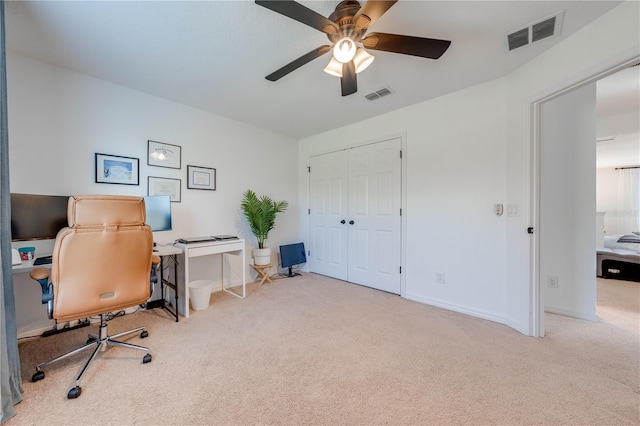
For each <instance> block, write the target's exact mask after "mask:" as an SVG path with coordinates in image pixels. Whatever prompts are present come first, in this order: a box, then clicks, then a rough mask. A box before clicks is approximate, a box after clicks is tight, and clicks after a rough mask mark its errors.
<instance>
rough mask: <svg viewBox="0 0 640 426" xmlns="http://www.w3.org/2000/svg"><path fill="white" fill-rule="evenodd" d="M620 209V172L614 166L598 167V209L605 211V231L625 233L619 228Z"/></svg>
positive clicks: (609, 233) (613, 233)
mask: <svg viewBox="0 0 640 426" xmlns="http://www.w3.org/2000/svg"><path fill="white" fill-rule="evenodd" d="M617 210H618V173H617V171H616V170H615V168H614V167H602V168H597V169H596V211H599V212H604V213H605V215H604V233H605V234H607V235H615V234H622V233H625V232H626V230H622V229H618V221H617V220H616V217H615V214H616V213H617Z"/></svg>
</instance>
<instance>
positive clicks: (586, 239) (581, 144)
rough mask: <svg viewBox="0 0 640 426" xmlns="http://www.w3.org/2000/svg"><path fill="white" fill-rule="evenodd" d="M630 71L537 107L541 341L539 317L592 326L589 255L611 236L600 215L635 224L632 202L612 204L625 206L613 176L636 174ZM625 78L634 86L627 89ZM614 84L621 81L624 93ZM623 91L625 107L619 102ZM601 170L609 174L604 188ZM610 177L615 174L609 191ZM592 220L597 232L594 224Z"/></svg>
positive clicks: (638, 128)
mask: <svg viewBox="0 0 640 426" xmlns="http://www.w3.org/2000/svg"><path fill="white" fill-rule="evenodd" d="M636 62H637V61H636ZM638 68H639V67H638V66H635V67H629V66H626V67H620V68H619V72H617V73H615V74H612V75H611V76H607V77H604V78H602V77H600V78H594V79H592V80H591V81H589V82H583V83H581V84H579V85H576V87H577V88H570V89H567V90H566V91H565V92H564V93H561V94H557V95H554V96H552V97H549V98H548V99H546V100H544V101H541V102H540V103H538V104H537V105H538V107H539V110H538V120H539V121H538V124H539V131H540V133H539V139H538V143H539V146H538V150H539V152H538V155H539V157H538V160H537V162H538V164H537V169H538V171H539V176H540V182H539V189H538V200H539V207H538V209H539V223H538V226H539V228H538V229H539V230H540V232H539V233H538V234H539V235H537V238H538V241H537V244H538V247H539V252H538V253H539V258H538V259H537V271H538V278H537V279H536V282H537V286H538V288H537V292H538V293H537V294H538V297H539V299H538V300H539V303H540V306H539V308H540V310H539V311H538V312H539V313H540V314H539V315H540V316H539V321H538V326H539V335H544V315H545V312H549V313H556V314H561V315H565V316H571V317H575V318H581V319H586V320H592V321H595V320H597V319H598V314H599V312H598V310H597V305H598V303H599V299H600V298H599V297H598V296H600V295H599V294H598V292H599V289H600V290H602V289H603V285H602V280H600V279H596V267H595V265H594V263H595V262H594V261H595V258H596V256H595V253H596V248H597V247H600V246H604V245H605V237H607V238H606V239H607V240H610V239H612V238H609V237H612V236H611V235H610V233H611V230H612V229H613V228H609V229H607V227H606V226H605V225H604V218H605V216H607V215H608V216H609V219H610V220H608V221H607V223H609V222H612V220H611V219H613V218H614V217H618V218H621V217H622V216H623V215H629V216H632V217H633V222H636V219H637V214H638V210H639V209H640V206H638V205H637V203H638V200H637V197H636V199H635V201H632V202H631V203H632V206H633V205H635V206H636V207H631V208H629V207H625V208H621V206H622V205H623V204H618V201H619V200H618V198H620V202H622V200H624V202H628V201H629V199H628V197H618V195H617V194H618V193H619V192H620V191H621V190H620V189H619V188H618V186H619V185H617V183H618V182H619V181H620V180H621V179H622V178H620V179H618V178H617V176H618V175H621V174H622V173H621V171H620V170H622V167H625V169H624V170H630V169H626V168H627V167H634V169H632V170H635V171H636V172H637V170H638V169H637V168H635V167H637V166H638V165H639V164H638V163H640V133H639V132H640V123H639V121H640V119H638V117H639V115H638V113H639V111H640V106H639V105H638V103H639V101H638V100H639V99H640V89H639V88H638V75H639V74H637V73H638ZM604 74H607V73H603V75H604ZM629 74H631V75H632V78H629ZM633 76H635V85H634V84H631V87H629V81H633ZM623 77H626V78H623ZM622 80H626V81H627V85H626V86H625V85H624V84H623V83H622ZM623 91H626V92H627V93H626V95H627V96H629V98H630V99H631V101H630V102H626V101H624V93H622V92H623ZM629 92H631V93H629ZM634 97H635V98H634ZM607 98H608V99H607ZM633 99H635V102H634V101H633ZM634 118H635V119H634ZM596 140H598V142H595V141H596ZM605 164H606V167H610V168H611V169H612V170H611V173H610V174H609V176H608V177H609V179H608V181H609V182H608V183H607V184H606V185H605V179H606V177H607V174H606V173H607V171H606V170H605ZM601 169H602V170H605V171H604V173H602V172H601ZM615 169H618V170H615ZM612 174H615V175H616V179H615V181H616V188H615V190H613V189H612V185H611V181H613V180H614V179H613V178H612V177H611V175H612ZM596 176H597V177H598V179H596ZM603 176H604V178H603V179H600V178H601V177H603ZM636 176H637V175H636ZM605 186H606V188H605ZM613 193H615V194H616V195H615V196H614V195H613ZM635 193H636V194H637V193H638V190H637V188H636V189H635ZM611 199H615V207H611V203H612V201H611ZM603 203H605V204H604V205H603ZM606 203H609V205H606ZM634 203H635V204H634ZM596 210H597V211H599V212H600V214H599V215H598V214H596ZM607 212H608V213H607ZM598 219H599V220H600V221H599V223H600V224H602V225H596V223H597V221H598ZM614 221H615V222H617V223H622V222H623V221H624V220H621V219H614ZM635 226H637V225H635ZM626 227H628V226H626ZM625 229H626V228H625ZM605 231H608V232H607V233H605ZM636 231H637V230H636ZM624 232H626V231H623V233H624ZM629 232H632V231H631V230H629ZM607 234H609V235H607ZM607 288H608V289H610V288H611V287H607ZM604 292H605V293H606V289H605V290H604ZM618 299H619V298H618Z"/></svg>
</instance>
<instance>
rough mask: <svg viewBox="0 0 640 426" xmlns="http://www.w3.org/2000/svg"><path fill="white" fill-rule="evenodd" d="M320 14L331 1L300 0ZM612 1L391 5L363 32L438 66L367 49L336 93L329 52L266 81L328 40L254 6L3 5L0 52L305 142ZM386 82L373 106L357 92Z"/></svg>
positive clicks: (434, 92)
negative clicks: (548, 25) (406, 38)
mask: <svg viewBox="0 0 640 426" xmlns="http://www.w3.org/2000/svg"><path fill="white" fill-rule="evenodd" d="M301 3H303V4H304V5H306V6H307V7H309V8H311V9H313V10H315V11H316V12H318V13H320V14H322V15H324V16H328V15H329V14H330V13H331V12H332V11H333V10H334V9H335V6H336V5H337V4H338V1H302V2H301ZM618 3H620V2H617V1H535V2H532V1H399V2H398V3H397V4H396V5H394V6H393V7H392V8H391V9H390V10H389V11H388V12H387V13H386V14H385V15H384V16H382V17H381V18H380V19H379V20H378V21H377V22H376V23H375V24H374V25H372V26H371V27H370V29H369V32H372V31H377V32H389V33H395V34H403V35H413V36H419V37H432V38H441V39H448V40H452V45H451V47H450V48H449V50H448V51H447V52H446V53H445V54H444V55H443V56H442V58H440V59H439V60H437V61H434V60H430V59H423V58H417V57H412V56H405V55H399V54H393V53H387V52H375V51H374V52H371V53H373V54H374V55H375V57H376V59H375V61H374V63H373V64H372V65H371V66H370V67H369V68H368V69H367V70H365V71H364V72H362V73H361V74H358V92H357V93H356V94H354V95H351V96H348V97H342V96H341V94H340V81H339V79H338V78H336V77H332V76H329V75H327V74H326V73H324V72H323V68H324V67H325V66H326V64H327V63H328V61H329V55H326V56H323V57H321V58H319V59H316V60H314V61H312V62H311V63H309V64H307V65H305V66H303V67H302V68H299V69H298V70H296V71H294V72H293V73H291V74H289V75H287V76H285V77H284V78H282V79H280V80H279V81H277V82H270V81H267V80H265V78H264V76H265V75H267V74H269V73H271V72H273V71H275V70H276V69H278V68H280V67H281V66H283V65H285V64H287V63H288V62H290V61H292V60H294V59H296V58H298V57H299V56H301V55H303V54H305V53H307V52H309V51H310V50H312V49H314V48H316V47H318V46H320V45H323V44H328V40H327V38H326V36H325V35H324V34H323V33H321V32H319V31H317V30H315V29H313V28H311V27H308V26H306V25H303V24H300V23H298V22H296V21H293V20H291V19H288V18H286V17H283V16H281V15H278V14H276V13H274V12H272V11H270V10H268V9H265V8H263V7H261V6H258V5H256V4H255V3H254V2H252V1H200V2H195V1H194V2H190V1H180V2H172V1H140V2H138V1H136V2H133V1H126V2H114V1H107V2H101V1H77V2H56V1H45V2H26V1H15V2H12V1H10V2H5V13H6V23H7V29H6V38H7V47H8V49H9V50H11V51H14V52H17V53H20V54H23V55H26V56H30V57H33V58H36V59H39V60H41V61H44V62H47V63H50V64H54V65H58V66H62V67H66V68H69V69H71V70H75V71H78V72H81V73H83V74H87V75H91V76H94V77H97V78H100V79H104V80H107V81H111V82H114V83H117V84H121V85H123V86H127V87H130V88H133V89H136V90H140V91H143V92H146V93H149V94H153V95H156V96H159V97H163V98H166V99H169V100H172V101H175V102H179V103H182V104H186V105H189V106H192V107H195V108H199V109H202V110H206V111H210V112H212V113H214V114H217V115H221V116H225V117H228V118H231V119H234V120H238V121H241V122H244V123H249V124H252V125H255V126H257V127H260V128H264V129H269V130H272V131H274V132H277V133H280V134H283V135H287V136H290V137H292V138H296V139H298V138H303V137H306V136H310V135H313V134H317V133H320V132H324V131H327V130H330V129H333V128H336V127H340V126H343V125H348V124H350V123H353V122H357V121H360V120H363V119H366V118H370V117H373V116H377V115H380V114H383V113H385V112H388V111H392V110H395V109H398V108H401V107H404V106H408V105H412V104H415V103H418V102H422V101H424V100H427V99H430V98H433V97H436V96H440V95H442V94H445V93H448V92H452V91H455V90H459V89H462V88H465V87H469V86H472V85H475V84H478V83H481V82H484V81H488V80H491V79H494V78H497V77H500V76H503V75H505V74H507V73H509V72H511V71H512V70H514V69H516V68H518V67H519V66H521V65H522V64H524V63H525V62H527V61H529V60H531V59H532V58H534V57H535V56H537V55H539V54H540V53H542V52H543V51H545V50H546V49H548V48H550V47H551V46H553V45H554V44H556V43H557V42H559V41H560V40H562V39H563V38H565V37H566V36H568V35H570V34H571V33H573V32H575V31H577V30H578V29H580V28H582V27H584V26H585V25H587V24H589V23H590V22H592V21H593V20H594V19H596V18H598V17H599V16H601V15H602V14H604V13H606V12H607V11H609V10H610V9H612V8H613V7H615V6H616V5H617V4H618ZM561 10H564V12H565V13H564V22H563V26H562V32H561V33H560V34H559V35H558V36H555V37H551V38H548V39H545V40H542V41H539V42H537V43H535V44H533V45H530V46H526V47H524V48H521V49H518V50H515V51H513V52H508V51H507V48H506V37H505V35H506V34H507V33H510V32H512V31H513V30H517V29H520V28H522V27H524V26H526V25H528V24H531V23H533V22H536V21H539V20H542V19H544V18H546V17H548V16H550V15H553V14H555V13H557V12H559V11H561ZM384 87H388V88H390V89H391V91H392V92H393V94H392V95H390V96H386V97H384V98H381V99H379V100H376V101H368V100H367V99H366V98H365V97H364V95H366V94H367V93H370V92H372V91H375V90H379V89H381V88H384Z"/></svg>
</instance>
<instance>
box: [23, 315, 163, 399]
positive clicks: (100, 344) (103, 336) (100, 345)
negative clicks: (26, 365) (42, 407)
mask: <svg viewBox="0 0 640 426" xmlns="http://www.w3.org/2000/svg"><path fill="white" fill-rule="evenodd" d="M137 332H141V333H140V337H141V338H145V337H147V336H148V335H149V333H148V332H147V330H146V329H145V327H137V328H134V329H132V330H128V331H123V332H122V333H117V334H114V335H112V336H109V335H108V334H107V322H106V320H105V316H104V314H103V315H100V328H99V335H98V336H96V335H93V334H90V335H89V339H88V340H87V343H86V344H84V345H83V346H81V347H79V348H76V349H74V350H72V351H69V352H67V353H64V354H62V355H59V356H57V357H55V358H53V359H50V360H49V361H45V362H41V363H40V364H38V365H36V372H35V373H34V374H33V376H32V377H31V381H32V382H37V381H39V380H42V379H44V371H42V367H45V366H47V365H49V364H53V363H54V362H57V361H60V360H62V359H65V358H68V357H70V356H72V355H75V354H77V353H80V352H82V351H85V350H87V349H90V348H94V349H93V353H92V354H91V356H90V357H89V360H87V362H86V363H85V365H84V367H83V368H82V370H81V371H80V374H79V375H78V377H77V378H76V386H75V387H73V388H71V389H70V390H69V392H68V393H67V398H69V399H75V398H77V397H79V396H80V394H81V393H82V388H81V387H80V380H81V379H82V376H84V373H85V372H86V371H87V369H88V368H89V366H90V365H91V363H92V362H93V360H94V359H95V358H96V356H97V355H98V353H99V352H105V351H106V350H107V345H117V346H123V347H125V348H129V349H137V350H140V351H145V352H147V354H146V355H145V356H144V357H143V358H142V363H143V364H146V363H148V362H151V359H152V358H151V354H150V353H148V352H149V348H147V347H145V346H139V345H134V344H132V343H126V342H121V341H119V340H116V339H117V338H119V337H122V336H126V335H128V334H133V333H137Z"/></svg>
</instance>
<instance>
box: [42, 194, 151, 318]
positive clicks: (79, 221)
mask: <svg viewBox="0 0 640 426" xmlns="http://www.w3.org/2000/svg"><path fill="white" fill-rule="evenodd" d="M145 214H146V213H145V205H144V200H143V199H142V198H141V197H128V196H112V195H85V196H75V197H70V198H69V206H68V211H67V219H68V221H69V227H67V228H63V229H62V230H60V232H59V233H58V235H57V237H56V241H55V245H54V248H53V258H52V264H51V282H52V283H53V294H54V297H53V318H54V319H56V320H57V321H71V320H75V319H80V318H87V317H90V316H93V315H98V314H102V313H107V312H112V311H116V310H121V309H124V308H127V307H131V306H135V305H139V304H142V303H145V302H146V301H147V299H149V297H150V286H149V276H150V271H151V256H152V253H153V234H152V233H151V229H150V228H149V226H147V225H145V219H146V218H145Z"/></svg>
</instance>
